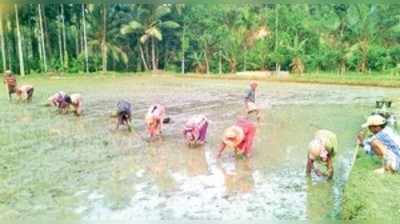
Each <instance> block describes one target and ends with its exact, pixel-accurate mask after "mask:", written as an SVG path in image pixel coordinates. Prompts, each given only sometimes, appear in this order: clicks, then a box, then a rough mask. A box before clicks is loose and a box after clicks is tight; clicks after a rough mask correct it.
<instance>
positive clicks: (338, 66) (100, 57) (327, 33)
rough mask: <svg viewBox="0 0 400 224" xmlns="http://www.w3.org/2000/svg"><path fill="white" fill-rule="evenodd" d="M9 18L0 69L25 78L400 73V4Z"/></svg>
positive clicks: (52, 10)
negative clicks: (48, 74)
mask: <svg viewBox="0 0 400 224" xmlns="http://www.w3.org/2000/svg"><path fill="white" fill-rule="evenodd" d="M17 12H18V14H16V13H17ZM0 16H1V18H0V20H1V22H2V23H1V24H0V27H1V28H2V29H1V30H0V33H1V35H0V39H1V40H0V42H1V46H0V47H1V49H2V52H1V53H2V54H1V57H0V61H1V64H0V65H2V66H0V70H4V69H11V70H13V71H16V72H18V73H24V72H23V71H21V70H25V73H36V72H38V73H41V72H46V71H50V72H51V71H53V72H57V71H64V72H85V71H88V72H95V71H99V70H102V71H109V70H112V71H119V72H124V71H130V72H132V71H144V70H157V69H163V70H168V71H174V72H200V73H233V72H236V71H243V70H275V69H277V70H278V69H282V70H291V71H292V72H294V73H303V72H319V71H330V72H334V73H336V72H339V73H342V74H344V72H346V71H357V72H369V71H377V72H387V73H397V72H398V71H399V69H400V5H398V4H396V5H395V4H392V5H389V4H388V5H371V4H360V5H343V4H341V5H307V4H299V5H251V6H246V5H242V6H237V5H225V4H221V5H151V4H149V5H126V4H112V5H92V4H89V5H79V4H74V5H71V4H69V5H40V6H39V5H32V4H29V5H28V4H26V5H19V6H18V7H16V6H15V5H2V6H1V15H0ZM17 25H19V26H17ZM19 33H20V35H19ZM19 42H20V43H21V44H19ZM20 46H21V47H20ZM20 48H21V49H20ZM20 58H23V63H21V60H20ZM22 64H23V65H24V68H22V67H21V65H22Z"/></svg>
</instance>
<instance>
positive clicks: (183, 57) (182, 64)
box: [181, 24, 185, 74]
mask: <svg viewBox="0 0 400 224" xmlns="http://www.w3.org/2000/svg"><path fill="white" fill-rule="evenodd" d="M181 49H182V59H181V73H182V74H185V24H183V31H182V38H181Z"/></svg>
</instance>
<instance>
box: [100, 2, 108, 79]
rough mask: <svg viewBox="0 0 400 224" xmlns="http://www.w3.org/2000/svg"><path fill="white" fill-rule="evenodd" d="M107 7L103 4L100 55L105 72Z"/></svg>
mask: <svg viewBox="0 0 400 224" xmlns="http://www.w3.org/2000/svg"><path fill="white" fill-rule="evenodd" d="M106 35H107V8H106V4H104V5H103V38H102V41H101V57H102V61H103V72H107V43H106Z"/></svg>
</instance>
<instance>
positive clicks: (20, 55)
mask: <svg viewBox="0 0 400 224" xmlns="http://www.w3.org/2000/svg"><path fill="white" fill-rule="evenodd" d="M14 6H15V23H16V25H17V38H18V58H19V70H20V74H21V75H22V76H25V68H24V55H23V53H22V40H21V39H22V36H21V31H20V29H19V18H18V5H17V4H15V5H14Z"/></svg>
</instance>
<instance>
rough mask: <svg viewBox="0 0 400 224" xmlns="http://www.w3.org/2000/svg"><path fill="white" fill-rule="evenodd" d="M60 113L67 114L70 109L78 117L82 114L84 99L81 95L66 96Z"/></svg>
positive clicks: (60, 106)
mask: <svg viewBox="0 0 400 224" xmlns="http://www.w3.org/2000/svg"><path fill="white" fill-rule="evenodd" d="M58 108H59V110H60V112H62V113H66V112H68V109H72V111H73V112H74V113H75V115H76V116H80V115H81V113H82V97H81V95H80V94H77V93H75V94H71V95H65V96H64V100H63V101H61V103H60V104H59V105H58Z"/></svg>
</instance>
